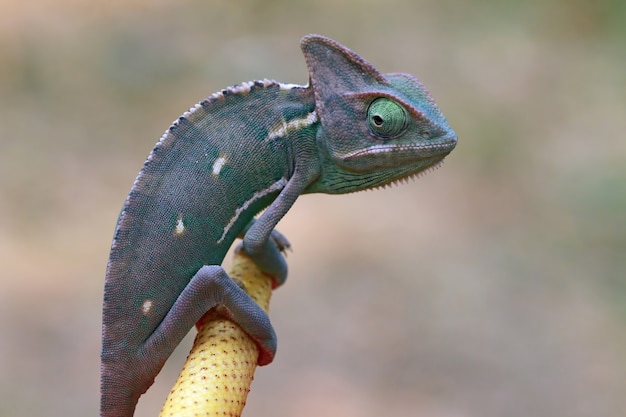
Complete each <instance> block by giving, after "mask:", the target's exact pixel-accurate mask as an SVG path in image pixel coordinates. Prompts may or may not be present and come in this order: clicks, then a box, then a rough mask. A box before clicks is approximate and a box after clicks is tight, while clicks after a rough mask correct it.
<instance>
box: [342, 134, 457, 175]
mask: <svg viewBox="0 0 626 417" xmlns="http://www.w3.org/2000/svg"><path fill="white" fill-rule="evenodd" d="M455 145H456V138H453V139H451V140H448V141H445V142H441V141H437V142H436V143H426V144H419V145H414V144H411V145H392V144H377V145H373V146H369V147H367V148H364V149H357V150H355V151H352V152H349V153H346V154H343V155H338V157H337V158H336V159H337V161H338V162H339V163H340V164H341V165H342V167H343V168H344V169H347V170H350V171H353V172H372V170H384V169H394V168H398V167H414V168H416V169H417V170H418V172H419V171H422V170H424V169H428V168H430V167H431V166H433V165H436V164H437V163H439V162H440V161H441V160H442V159H443V158H444V157H445V156H446V155H448V154H449V153H450V152H451V151H452V149H454V147H455Z"/></svg>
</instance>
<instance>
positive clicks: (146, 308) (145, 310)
mask: <svg viewBox="0 0 626 417" xmlns="http://www.w3.org/2000/svg"><path fill="white" fill-rule="evenodd" d="M153 305H154V302H153V301H152V300H150V299H148V300H146V301H144V302H143V304H142V305H141V313H142V314H143V315H144V316H147V315H148V314H150V311H152V306H153Z"/></svg>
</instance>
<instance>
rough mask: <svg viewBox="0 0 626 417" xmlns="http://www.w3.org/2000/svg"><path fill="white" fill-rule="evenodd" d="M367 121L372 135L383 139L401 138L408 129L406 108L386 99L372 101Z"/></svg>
mask: <svg viewBox="0 0 626 417" xmlns="http://www.w3.org/2000/svg"><path fill="white" fill-rule="evenodd" d="M367 119H368V122H369V126H370V130H371V131H372V133H373V134H374V135H376V136H378V137H379V138H382V139H390V138H393V137H396V136H399V135H400V134H401V133H402V132H404V131H405V130H406V127H407V112H406V110H405V109H404V107H402V106H401V105H400V104H398V103H396V102H395V101H393V100H391V99H389V98H386V97H381V98H377V99H376V100H374V101H372V103H371V104H370V106H369V108H368V109H367Z"/></svg>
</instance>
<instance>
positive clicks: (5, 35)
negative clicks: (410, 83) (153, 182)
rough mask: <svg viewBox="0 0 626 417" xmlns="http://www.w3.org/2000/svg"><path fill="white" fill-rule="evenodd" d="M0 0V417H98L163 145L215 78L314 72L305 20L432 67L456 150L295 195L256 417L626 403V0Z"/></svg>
mask: <svg viewBox="0 0 626 417" xmlns="http://www.w3.org/2000/svg"><path fill="white" fill-rule="evenodd" d="M0 6H1V8H2V14H0V276H1V280H0V416H37V415H42V416H43V415H45V416H49V417H55V416H65V417H67V416H88V415H97V409H98V396H99V387H98V384H99V381H98V378H99V375H98V372H99V357H98V356H99V349H100V320H101V319H100V314H101V300H102V287H103V278H104V271H105V266H106V260H107V257H108V250H109V245H110V242H111V237H112V233H113V228H114V225H115V222H116V218H117V215H118V212H119V209H120V207H121V205H122V203H123V201H124V199H125V197H126V194H127V193H128V190H129V188H130V186H131V185H132V183H133V180H134V178H135V175H136V174H137V172H138V170H139V169H140V167H141V165H142V164H143V161H144V159H145V157H146V156H147V154H148V152H149V151H150V150H151V148H152V146H153V145H154V143H155V142H156V141H157V140H158V139H159V137H160V136H161V134H162V133H163V131H164V130H165V129H166V128H167V127H168V125H169V124H170V122H171V121H172V120H174V119H175V118H176V117H178V116H179V115H180V114H181V113H182V112H183V111H185V110H187V109H188V108H189V107H190V106H192V105H193V104H195V103H196V102H198V101H200V100H201V99H203V98H204V97H206V96H208V95H209V94H211V93H212V92H214V91H217V90H219V89H221V88H223V87H225V86H228V85H232V84H236V83H239V82H241V81H246V80H253V79H260V78H266V77H267V78H273V79H277V80H280V81H282V82H291V83H300V84H305V83H306V82H307V73H306V67H305V64H304V60H303V57H302V55H301V53H300V49H299V40H300V37H301V36H303V35H305V34H307V33H310V32H315V33H321V34H324V35H327V36H329V37H332V38H334V39H336V40H338V41H340V42H341V43H343V44H345V45H347V46H348V47H350V48H351V49H353V50H355V51H357V52H358V53H359V54H361V55H362V56H364V57H365V58H366V59H367V60H369V61H370V62H372V63H373V64H374V65H375V66H376V67H377V68H379V69H380V70H381V71H383V72H396V71H401V72H409V73H412V74H414V75H416V76H417V77H418V78H420V79H421V80H422V81H423V82H424V83H425V84H426V86H427V87H428V88H429V89H430V91H431V92H432V94H433V96H434V97H435V99H436V100H437V102H438V104H439V106H440V108H441V109H442V110H443V111H444V113H445V114H446V116H447V118H448V119H449V121H450V124H451V125H452V127H453V128H454V129H455V130H456V132H457V133H458V135H459V144H458V147H457V149H456V150H455V151H454V152H453V153H452V154H451V155H450V156H449V157H448V158H447V160H446V163H445V164H444V166H443V167H442V168H441V169H439V170H438V171H436V172H434V173H430V174H428V175H426V176H425V177H423V178H420V179H419V180H417V181H415V182H412V183H410V184H409V185H403V186H399V187H394V188H392V189H387V190H381V191H375V192H364V193H360V194H354V195H348V196H324V195H310V196H305V197H303V198H301V199H300V200H298V202H297V204H296V205H295V207H294V208H293V209H292V210H291V212H290V213H289V214H288V216H287V217H286V218H285V219H284V220H283V221H282V222H281V224H280V230H281V231H282V232H283V233H285V234H286V235H287V236H288V237H289V239H290V240H291V243H292V245H293V248H294V251H293V253H290V254H289V257H288V261H289V265H290V278H289V280H288V281H287V284H286V285H285V286H284V287H282V288H280V289H279V290H277V291H276V292H275V294H274V297H273V301H272V312H271V317H272V319H273V323H274V326H275V328H276V330H277V333H278V337H279V352H278V356H277V358H276V361H275V362H274V363H273V364H272V365H270V366H268V367H265V368H261V369H259V370H258V371H257V374H256V378H255V381H254V384H253V387H252V392H251V394H250V396H249V399H248V406H247V407H246V410H245V411H244V415H247V416H276V417H278V416H300V417H307V416H344V417H348V416H361V417H363V416H365V417H367V416H424V417H431V416H432V417H434V416H438V417H466V416H467V417H473V416H477V417H478V416H480V417H489V416H494V417H495V416H510V417H516V416H520V417H522V416H524V417H527V416H533V417H537V416H572V417H578V416H615V417H618V416H624V415H626V395H625V393H626V391H625V386H626V330H625V329H626V140H625V139H626V134H625V133H624V132H626V70H625V68H626V25H624V22H626V3H625V2H622V1H619V0H604V1H595V2H587V1H582V0H574V1H570V0H567V1H565V0H563V1H539V0H531V1H526V2H515V1H502V2H497V3H495V2H489V1H486V0H474V1H452V0H443V1H441V0H440V1H427V0H418V1H416V0H405V1H401V0H392V1H387V2H379V1H370V0H364V1H355V0H352V1H336V0H334V1H328V0H321V1H315V2H312V1H308V2H305V1H301V0H289V1H287V0H282V1H281V0H273V1H267V0H264V1H247V2H243V1H241V2H235V1H200V0H190V1H174V0H160V1H148V0H123V1H122V0H110V1H107V2H85V1H79V0H54V1H53V0H39V1H38V2H36V3H34V2H21V1H11V0H1V1H0ZM191 336H193V335H191ZM190 344H191V338H190V337H188V338H187V339H186V340H185V342H184V343H183V345H182V346H181V347H180V348H179V349H178V350H177V351H176V353H175V355H174V356H173V357H172V359H171V360H170V361H169V362H168V363H167V365H166V367H165V368H164V371H163V372H162V374H161V375H160V376H159V378H158V379H157V381H156V384H155V385H154V386H153V388H152V389H151V390H150V391H149V392H148V394H146V395H145V396H143V397H142V399H141V401H140V404H139V407H138V410H137V413H136V415H137V416H142V417H143V416H156V415H157V414H158V411H159V410H160V407H161V405H162V403H163V401H164V399H165V396H166V393H167V392H168V391H169V389H170V387H171V385H172V384H173V382H174V380H175V378H176V376H177V374H178V372H179V370H180V368H181V366H182V363H183V362H184V358H185V356H186V354H187V352H188V350H189V347H190Z"/></svg>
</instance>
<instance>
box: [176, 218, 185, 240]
mask: <svg viewBox="0 0 626 417" xmlns="http://www.w3.org/2000/svg"><path fill="white" fill-rule="evenodd" d="M186 230H187V227H186V226H185V222H183V215H182V214H180V215H179V216H178V219H177V220H176V226H174V236H176V237H178V236H182V235H184V234H185V231H186Z"/></svg>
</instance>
